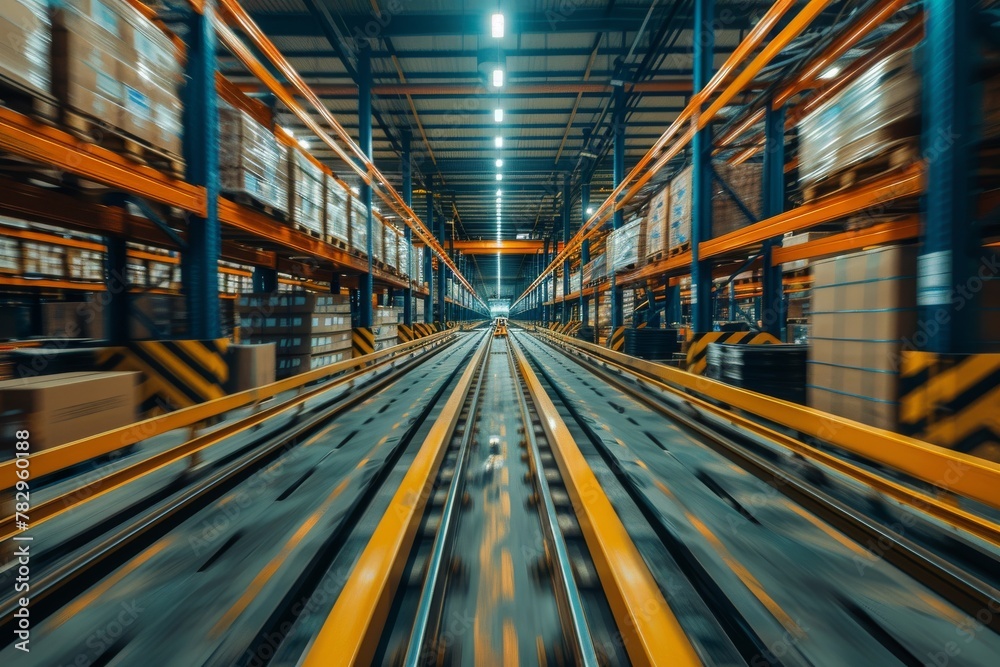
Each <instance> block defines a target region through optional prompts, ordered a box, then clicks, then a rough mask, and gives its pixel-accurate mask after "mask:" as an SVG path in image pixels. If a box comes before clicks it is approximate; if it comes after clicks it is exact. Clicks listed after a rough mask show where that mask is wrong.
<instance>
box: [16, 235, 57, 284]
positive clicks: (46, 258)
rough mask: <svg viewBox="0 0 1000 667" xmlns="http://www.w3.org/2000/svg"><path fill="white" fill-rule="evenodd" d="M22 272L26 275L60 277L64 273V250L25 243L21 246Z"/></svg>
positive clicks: (30, 242) (49, 245) (47, 245)
mask: <svg viewBox="0 0 1000 667" xmlns="http://www.w3.org/2000/svg"><path fill="white" fill-rule="evenodd" d="M21 253H22V254H21V257H22V260H23V262H24V267H23V271H24V273H25V274H26V275H27V274H34V275H43V276H62V275H64V274H65V271H66V249H65V248H64V247H63V246H57V245H51V244H49V243H35V242H34V241H25V242H23V243H22V244H21Z"/></svg>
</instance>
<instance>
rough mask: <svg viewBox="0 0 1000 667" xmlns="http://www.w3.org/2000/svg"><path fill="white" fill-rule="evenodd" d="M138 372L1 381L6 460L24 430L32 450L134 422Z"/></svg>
mask: <svg viewBox="0 0 1000 667" xmlns="http://www.w3.org/2000/svg"><path fill="white" fill-rule="evenodd" d="M138 382H139V373H86V372H84V373H61V374H57V375H40V376H37V377H33V378H17V379H13V380H5V381H3V382H0V404H2V405H3V406H4V413H3V415H2V416H0V434H2V438H3V442H4V443H5V444H4V445H3V446H4V447H5V448H6V453H5V455H6V456H11V455H12V454H11V452H12V444H13V443H14V441H15V440H17V438H15V437H14V433H15V432H16V431H18V430H20V429H27V430H28V431H30V432H31V446H32V450H33V451H42V450H45V449H51V448H52V447H56V446H59V445H64V444H66V443H67V442H73V441H74V440H79V439H81V438H86V437H88V436H91V435H96V434H98V433H103V432H104V431H110V430H112V429H115V428H118V427H120V426H127V425H129V424H133V423H135V421H136V400H137V398H138V396H139V392H138V391H137V389H138Z"/></svg>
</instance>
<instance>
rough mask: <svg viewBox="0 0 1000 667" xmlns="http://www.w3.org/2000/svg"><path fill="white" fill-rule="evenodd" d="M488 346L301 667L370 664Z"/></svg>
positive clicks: (460, 385) (416, 462)
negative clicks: (437, 474)
mask: <svg viewBox="0 0 1000 667" xmlns="http://www.w3.org/2000/svg"><path fill="white" fill-rule="evenodd" d="M487 335H488V334H487ZM485 338H486V336H484V339H485ZM488 349H489V346H488V345H481V346H480V348H479V350H478V351H477V352H476V354H475V356H474V357H473V359H472V361H471V362H470V363H469V365H468V367H467V368H466V370H465V372H464V373H463V374H462V377H461V378H460V379H459V381H458V384H457V385H456V387H455V389H454V390H453V391H452V393H451V395H450V396H449V398H448V401H447V402H446V403H445V406H444V408H443V409H442V411H441V415H440V416H439V417H438V418H437V420H436V421H435V422H434V424H433V426H432V427H431V429H430V432H429V433H428V434H427V437H426V438H424V441H423V443H422V444H421V446H420V449H419V451H418V452H417V454H416V456H415V457H414V459H413V462H412V463H411V465H410V468H409V469H408V470H407V472H406V475H405V476H404V477H403V480H402V482H400V485H399V487H398V488H397V490H396V493H395V494H394V495H393V498H392V501H391V503H390V507H391V508H392V510H390V511H388V512H386V513H385V515H383V517H382V520H381V521H379V523H378V526H376V528H375V530H374V531H373V532H372V536H371V539H370V540H369V541H368V544H367V546H366V547H365V549H364V551H363V552H362V553H361V556H360V557H359V558H358V560H357V562H356V563H355V565H354V568H353V569H352V570H351V574H350V575H349V577H348V579H347V581H346V582H345V584H344V586H343V588H342V589H341V592H340V595H339V597H338V598H337V601H336V603H334V606H333V609H332V610H331V611H330V614H329V615H328V616H327V618H326V620H325V621H324V623H323V626H322V628H321V629H320V631H319V633H318V634H317V635H316V636H315V637H314V638H313V640H312V642H311V643H310V645H309V647H308V648H307V649H306V653H305V654H304V656H303V658H302V660H301V661H300V664H301V665H303V667H333V666H336V665H367V664H370V663H371V661H372V658H373V656H374V655H375V652H376V650H377V648H378V643H379V638H380V635H381V631H382V629H383V625H384V624H385V621H386V618H388V615H389V611H390V607H391V605H392V600H393V598H394V597H395V594H396V589H397V587H398V586H399V581H400V578H401V576H402V571H403V568H404V566H405V563H406V559H407V556H408V555H409V553H410V550H411V548H412V546H413V541H414V538H415V536H416V532H417V529H418V527H419V524H420V519H421V517H422V516H423V513H424V508H425V507H426V505H427V502H428V500H429V497H430V494H431V492H432V489H433V484H434V477H435V475H436V473H437V470H438V468H439V466H440V464H441V461H442V459H443V458H444V454H445V450H446V449H447V446H448V443H449V442H451V439H452V436H453V434H454V432H455V429H456V427H457V426H458V422H459V420H460V418H461V414H462V407H463V406H464V405H465V402H466V397H467V396H468V394H469V392H470V391H471V388H472V383H473V379H474V378H475V377H476V374H477V372H479V371H480V370H481V367H482V366H483V365H484V364H485V361H486V359H487V358H488V354H487V350H488Z"/></svg>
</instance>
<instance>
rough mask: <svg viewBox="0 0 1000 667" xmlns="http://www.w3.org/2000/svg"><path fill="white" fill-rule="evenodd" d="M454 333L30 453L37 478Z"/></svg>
mask: <svg viewBox="0 0 1000 667" xmlns="http://www.w3.org/2000/svg"><path fill="white" fill-rule="evenodd" d="M453 335H454V332H453V331H442V332H439V333H436V334H432V335H431V336H426V337H424V338H418V339H417V340H413V341H410V342H408V343H401V344H399V345H395V346H393V347H389V348H386V349H384V350H379V351H377V352H374V353H372V354H369V355H365V356H363V357H356V358H353V359H347V360H345V361H338V362H337V363H334V364H330V365H329V366H324V367H322V368H317V369H315V370H312V371H308V372H306V373H302V374H301V375H296V376H294V377H290V378H287V379H285V380H279V381H277V382H275V383H273V384H269V385H265V386H263V387H257V388H256V389H248V390H247V391H242V392H239V393H237V394H230V395H229V396H223V397H221V398H216V399H213V400H211V401H206V402H205V403H199V404H197V405H192V406H190V407H187V408H181V409H180V410H175V411H173V412H168V413H167V414H164V415H160V416H158V417H152V418H150V419H145V420H143V421H140V422H137V423H135V424H130V425H128V426H122V427H119V428H116V429H113V430H111V431H106V432H104V433H100V434H97V435H94V436H91V437H88V438H83V439H81V440H76V441H74V442H70V443H66V444H65V445H60V446H58V447H53V448H51V449H46V450H43V451H40V452H35V453H33V454H32V455H31V456H29V457H28V461H29V466H30V469H31V474H32V478H33V479H39V478H41V477H44V476H46V475H50V474H52V473H55V472H59V471H61V470H65V469H66V468H69V467H70V466H74V465H77V464H80V463H84V462H86V461H89V460H90V459H93V458H96V457H98V456H103V455H105V454H110V453H111V452H113V451H116V450H119V449H122V448H124V447H128V446H129V445H134V444H136V443H138V442H141V441H143V440H146V439H148V438H152V437H153V436H157V435H162V434H164V433H167V432H169V431H173V430H175V429H179V428H185V427H188V426H192V425H194V424H198V423H201V422H204V421H205V420H207V419H211V418H213V417H218V416H220V415H222V414H225V413H226V412H229V411H231V410H235V409H237V408H242V407H246V406H248V405H255V404H257V403H260V402H261V401H264V400H266V399H269V398H272V397H274V396H277V395H278V394H280V393H282V392H285V391H291V390H301V389H302V388H303V387H305V386H306V385H308V384H311V383H313V382H318V381H320V380H324V379H326V378H329V377H331V376H333V375H336V374H338V373H343V372H345V371H351V370H354V369H356V368H364V367H366V366H369V364H373V363H375V362H379V361H382V360H384V359H386V358H387V357H395V356H397V355H399V354H400V353H403V352H409V351H410V350H412V349H413V348H417V347H422V346H425V345H433V344H437V343H440V342H442V341H444V340H446V339H448V338H449V337H451V336H453ZM369 370H370V367H369ZM16 472H17V469H16V466H15V465H14V461H12V460H9V461H3V462H2V463H0V490H7V489H11V488H13V487H14V485H15V483H16V482H17V479H18V478H17V475H16Z"/></svg>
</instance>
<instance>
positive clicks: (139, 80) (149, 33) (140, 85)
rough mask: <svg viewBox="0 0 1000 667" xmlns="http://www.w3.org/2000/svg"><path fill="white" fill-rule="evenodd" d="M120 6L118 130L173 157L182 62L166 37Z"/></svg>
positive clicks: (179, 128) (178, 131)
mask: <svg viewBox="0 0 1000 667" xmlns="http://www.w3.org/2000/svg"><path fill="white" fill-rule="evenodd" d="M110 4H111V5H112V6H118V5H120V6H121V12H122V24H121V25H122V40H123V42H124V44H125V57H124V58H123V60H122V62H123V63H124V65H125V69H124V70H123V71H122V86H123V91H122V93H123V97H124V101H125V106H124V116H123V118H122V123H123V127H124V129H125V131H126V132H128V133H130V134H132V135H133V136H135V137H138V138H139V139H142V140H143V141H145V142H146V143H148V144H150V145H151V146H153V147H155V148H159V149H162V150H164V151H166V152H168V153H170V154H172V155H175V156H179V155H181V153H182V152H183V148H182V146H181V141H182V139H181V137H182V132H183V129H182V128H183V118H182V116H183V107H182V106H181V101H180V96H179V94H178V87H179V86H180V84H181V81H182V79H183V75H184V72H183V69H182V66H181V62H182V59H181V57H180V54H179V53H178V52H177V48H176V47H175V46H174V43H173V42H172V41H171V40H170V38H169V37H168V36H167V35H166V34H165V33H164V32H163V31H162V30H160V29H159V28H158V27H157V26H156V25H154V24H153V23H151V22H150V21H149V20H147V19H146V17H144V16H142V15H141V14H140V13H139V12H138V11H137V10H135V9H134V8H132V7H131V6H129V5H128V3H127V2H120V1H116V2H112V3H110Z"/></svg>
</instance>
